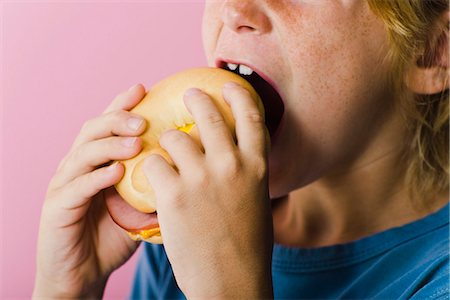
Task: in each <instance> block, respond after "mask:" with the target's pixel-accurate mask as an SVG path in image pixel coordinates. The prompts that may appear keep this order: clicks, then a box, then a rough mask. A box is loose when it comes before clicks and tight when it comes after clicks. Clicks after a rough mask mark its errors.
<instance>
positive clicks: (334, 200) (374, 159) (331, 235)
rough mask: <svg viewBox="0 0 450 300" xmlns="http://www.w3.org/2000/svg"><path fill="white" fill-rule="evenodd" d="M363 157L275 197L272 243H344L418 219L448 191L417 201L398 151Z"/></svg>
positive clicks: (444, 199)
mask: <svg viewBox="0 0 450 300" xmlns="http://www.w3.org/2000/svg"><path fill="white" fill-rule="evenodd" d="M391 145H392V144H391ZM379 149H380V148H379ZM384 149H386V148H384ZM397 149H400V147H398V148H397ZM365 157H366V159H364V160H360V162H355V163H352V164H349V166H351V167H349V168H347V169H344V168H341V169H340V170H339V171H336V172H334V173H333V174H330V175H328V176H325V177H322V178H321V179H319V180H317V181H315V182H314V183H311V184H309V185H308V186H306V187H303V188H301V189H298V190H295V191H293V192H291V193H290V194H289V195H288V196H287V197H285V198H283V199H280V200H278V201H276V202H278V203H274V207H273V220H274V233H275V242H277V243H280V244H283V245H286V246H295V247H322V246H329V245H336V244H341V243H347V242H350V241H354V240H357V239H360V238H363V237H367V236H369V235H373V234H375V233H377V232H381V231H383V230H387V229H389V228H393V227H397V226H401V225H404V224H407V223H410V222H412V221H415V220H418V219H420V218H423V217H425V216H426V215H428V214H430V213H432V212H434V211H437V210H438V209H439V208H441V207H443V206H444V205H445V204H446V203H447V201H448V197H449V195H448V192H446V193H444V194H439V195H430V198H429V199H421V201H426V202H428V203H431V205H427V206H420V205H416V203H415V201H416V200H413V199H411V198H410V193H409V191H408V189H407V187H406V186H405V184H404V179H405V169H404V168H402V167H400V166H402V165H403V166H404V165H406V163H402V161H403V160H402V157H403V155H402V151H399V150H395V149H394V150H393V149H392V148H391V149H387V150H384V151H378V153H371V155H366V156H365Z"/></svg>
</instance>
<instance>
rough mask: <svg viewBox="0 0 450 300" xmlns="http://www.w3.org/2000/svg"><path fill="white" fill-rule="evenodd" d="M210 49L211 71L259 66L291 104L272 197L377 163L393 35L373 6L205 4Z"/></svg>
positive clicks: (329, 0)
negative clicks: (226, 64)
mask: <svg viewBox="0 0 450 300" xmlns="http://www.w3.org/2000/svg"><path fill="white" fill-rule="evenodd" d="M203 41H204V47H205V52H206V56H207V59H208V62H209V64H210V65H211V66H219V65H220V63H221V61H233V62H238V63H242V64H245V65H249V66H253V67H254V68H255V69H257V70H259V71H261V72H263V73H264V74H265V75H267V76H268V77H269V78H271V79H272V81H273V82H274V83H275V84H276V85H277V87H278V90H279V92H280V95H281V97H282V98H283V102H284V106H285V113H284V116H283V120H282V125H281V126H282V127H281V128H280V131H279V134H278V136H277V138H276V141H275V142H274V143H273V144H272V152H271V155H270V158H269V160H270V192H271V196H272V197H279V196H282V195H285V194H287V193H288V192H290V191H292V190H294V189H297V188H299V187H301V186H304V185H305V184H308V183H310V182H312V181H313V180H316V179H318V178H320V177H323V176H326V175H327V174H330V173H333V172H338V171H342V170H345V169H346V168H349V167H351V166H352V165H353V164H354V163H355V161H358V163H363V162H362V160H364V159H365V158H367V159H369V157H367V153H368V152H370V149H371V148H372V146H374V145H375V144H374V141H376V140H377V141H378V138H379V136H378V135H379V132H380V131H382V129H381V128H380V124H382V123H384V122H386V119H388V118H389V116H392V115H393V109H392V106H390V105H388V104H389V103H390V102H392V98H391V96H390V95H388V94H387V93H386V92H385V91H386V88H385V87H386V85H387V81H386V78H387V76H386V75H387V73H388V68H387V65H386V64H383V63H382V59H383V58H384V57H385V55H386V53H387V49H388V43H387V35H386V32H385V29H384V27H383V23H382V22H381V21H380V20H378V19H377V18H376V17H375V15H374V14H373V13H372V12H371V11H370V9H369V7H368V4H367V3H366V1H362V0H246V1H244V0H233V1H231V0H230V1H226V0H223V1H217V0H207V1H206V7H205V13H204V20H203ZM367 149H369V151H367ZM363 153H364V155H363ZM363 157H364V159H363Z"/></svg>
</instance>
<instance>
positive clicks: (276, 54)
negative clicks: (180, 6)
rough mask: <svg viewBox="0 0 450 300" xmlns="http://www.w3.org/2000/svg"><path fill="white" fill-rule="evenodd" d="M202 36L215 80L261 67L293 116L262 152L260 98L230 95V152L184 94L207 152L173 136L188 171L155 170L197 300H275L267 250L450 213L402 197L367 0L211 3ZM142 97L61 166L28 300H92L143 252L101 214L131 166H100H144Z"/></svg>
mask: <svg viewBox="0 0 450 300" xmlns="http://www.w3.org/2000/svg"><path fill="white" fill-rule="evenodd" d="M203 37H204V47H205V53H206V56H207V59H208V62H209V64H210V65H211V66H215V64H216V61H217V60H218V59H225V60H226V59H230V60H234V61H237V62H241V63H243V64H249V65H252V66H254V67H256V68H258V69H259V70H261V71H262V72H264V73H265V74H266V75H268V76H269V77H270V78H271V79H272V80H273V81H274V82H275V83H276V85H277V87H278V89H279V91H280V94H281V96H282V97H283V100H284V104H285V111H286V112H285V116H284V120H283V125H282V129H281V130H280V132H279V134H278V136H277V138H276V141H272V145H271V146H270V147H269V138H268V136H267V131H266V129H265V127H264V125H263V119H262V116H260V115H259V114H258V111H257V108H256V104H255V102H254V99H252V98H251V97H250V96H249V94H248V93H247V92H246V91H245V90H244V89H243V88H241V87H239V86H228V87H225V88H224V90H223V93H224V97H225V99H226V100H227V102H228V103H229V104H230V107H231V109H232V112H233V115H234V117H235V120H236V135H237V141H238V144H235V143H234V141H233V139H232V138H231V134H230V132H228V129H227V128H226V126H225V124H224V122H223V119H222V117H221V115H220V114H219V113H218V111H217V109H216V108H215V107H214V105H212V102H211V100H210V99H209V98H208V96H207V95H205V94H203V93H202V92H201V91H198V90H190V91H188V92H187V93H186V95H185V104H186V107H187V108H188V110H189V111H190V112H191V113H192V115H193V117H194V119H195V121H196V123H197V124H198V128H199V132H200V137H201V142H202V144H203V146H204V150H205V151H204V152H203V151H201V150H200V149H199V148H198V146H197V145H196V144H195V142H193V141H192V139H191V138H190V137H189V136H188V135H187V134H185V133H183V132H180V131H176V130H171V131H167V132H165V133H164V134H163V135H162V137H161V141H160V143H161V146H162V147H163V148H165V149H166V150H167V152H168V153H169V154H170V156H171V157H172V159H173V160H174V162H175V164H176V166H177V168H178V170H179V172H175V170H174V169H172V168H171V167H170V166H169V165H168V164H167V162H166V161H165V160H163V159H162V158H161V157H160V156H158V155H152V156H150V157H149V158H148V159H147V160H146V163H145V164H144V172H145V174H146V176H147V179H148V181H149V182H150V183H151V184H152V187H153V188H154V190H155V193H156V195H157V201H158V203H157V210H158V215H159V221H160V225H161V231H162V235H163V236H164V244H165V249H166V252H167V255H168V257H169V260H170V262H171V264H172V267H173V270H174V274H175V277H176V279H177V283H178V284H179V286H180V288H181V289H182V291H183V292H184V293H185V294H186V296H187V297H188V298H194V297H196V298H270V297H272V296H273V295H272V282H271V272H270V264H271V249H272V245H273V242H274V241H275V242H278V243H282V244H285V245H294V246H303V247H316V246H324V245H332V244H336V243H341V242H347V241H351V240H355V239H357V238H361V237H364V236H367V235H370V234H373V233H376V232H378V231H380V230H383V229H387V228H390V227H393V226H397V225H401V224H404V223H407V222H410V221H413V220H416V219H418V218H420V217H422V216H425V215H426V214H428V213H430V212H431V211H434V210H436V209H438V208H439V207H441V206H442V205H444V202H445V201H444V200H445V199H448V198H447V197H448V195H432V196H430V199H429V200H430V203H433V205H431V207H430V208H429V209H428V210H425V209H422V210H420V209H419V210H418V209H416V208H415V207H414V206H413V205H411V204H410V203H411V201H409V200H410V199H409V197H408V194H407V193H406V188H405V186H403V180H402V179H403V176H404V169H403V164H402V163H401V162H402V161H401V159H400V158H399V157H400V156H399V155H400V149H401V141H402V138H403V137H404V134H405V129H404V124H403V122H402V119H401V117H400V113H399V108H398V107H397V105H396V101H395V99H396V97H395V95H391V94H389V93H387V92H386V86H387V82H386V79H385V78H387V76H386V75H387V74H388V72H389V65H388V64H387V63H386V62H385V61H383V57H384V55H385V54H386V52H387V50H388V42H387V36H386V33H385V30H384V28H383V24H382V23H381V21H379V20H377V19H376V17H375V16H374V15H373V14H372V13H371V11H370V10H369V8H368V6H367V4H366V3H365V1H360V0H341V1H339V0H302V1H300V0H299V1H288V0H255V1H237V0H235V1H206V6H205V14H204V25H203ZM418 82H424V81H423V80H418ZM426 82H427V81H426ZM144 92H145V91H144V87H142V86H141V85H138V86H137V87H134V88H133V89H131V91H127V92H124V93H122V94H121V95H119V96H118V97H117V98H116V99H115V100H114V101H113V103H112V104H111V106H110V107H109V108H108V109H107V111H106V112H105V114H103V115H102V116H100V117H98V118H96V119H94V120H91V121H88V122H87V123H86V125H85V126H84V127H83V128H82V130H81V131H80V134H79V136H78V137H77V139H76V141H75V143H74V145H73V147H72V149H71V151H70V152H69V154H68V155H67V156H66V157H65V158H64V160H63V161H62V162H61V164H60V167H59V168H58V170H57V172H56V174H55V176H54V177H53V179H52V181H51V183H50V185H49V190H48V193H47V198H46V201H45V204H44V208H43V212H42V214H43V215H42V219H41V227H40V235H39V244H38V264H37V273H36V285H35V291H34V297H39V296H53V297H55V298H61V297H80V296H94V297H98V296H99V295H101V294H102V291H103V288H104V284H105V282H106V281H107V278H108V276H109V274H110V273H111V272H112V271H113V270H114V269H115V268H117V267H119V266H120V265H121V264H122V263H123V262H124V261H126V260H127V259H128V258H129V256H130V255H131V254H132V253H133V252H134V250H135V249H136V246H137V244H136V243H134V242H132V241H131V240H129V239H128V237H127V236H126V235H125V234H124V233H123V231H121V230H119V229H118V228H117V227H116V226H114V224H112V221H111V219H110V217H109V215H108V214H106V211H105V207H104V205H103V201H104V198H105V197H118V195H117V194H116V193H115V192H114V190H112V189H110V188H109V189H106V190H104V189H105V188H108V187H110V186H112V185H113V184H115V183H116V182H118V181H119V180H120V178H121V176H122V175H123V166H121V165H120V164H118V165H116V168H115V169H113V170H112V171H110V172H108V171H107V170H106V168H105V167H103V166H101V165H102V164H104V163H106V162H108V161H110V160H116V159H125V158H128V157H132V156H134V155H136V154H137V153H138V152H139V150H140V147H141V146H140V143H141V141H140V140H139V139H137V140H136V142H135V143H134V144H133V145H132V146H131V147H125V146H124V145H123V144H121V143H120V141H122V140H123V139H124V138H125V137H126V136H138V135H139V134H140V133H141V132H142V131H143V130H144V127H145V126H144V125H142V126H141V128H139V129H138V130H134V131H133V130H130V129H127V122H128V120H129V118H130V117H131V114H130V113H129V112H128V110H130V109H131V108H132V107H134V106H135V105H136V104H137V103H138V102H139V101H140V100H141V99H142V97H143V95H144ZM113 134H115V136H113ZM269 148H270V149H269ZM180 149H182V150H180ZM230 187H233V188H230ZM271 198H272V199H275V198H277V199H278V200H272V206H273V208H272V210H271V206H270V199H271ZM442 199H444V200H442ZM173 219H176V220H177V222H171V220H173ZM317 220H320V221H317ZM204 224H208V226H205V225H204ZM272 225H273V226H272ZM272 228H273V229H272ZM272 230H273V234H272ZM50 233H51V234H50ZM83 234H84V235H83ZM80 237H83V238H82V239H80ZM112 249H114V251H112ZM111 253H117V255H116V256H111V255H110V254H111ZM237 266H238V267H237ZM56 287H61V288H60V289H59V290H58V289H56Z"/></svg>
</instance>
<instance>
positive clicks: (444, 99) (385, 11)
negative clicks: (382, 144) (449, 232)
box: [368, 0, 449, 205]
mask: <svg viewBox="0 0 450 300" xmlns="http://www.w3.org/2000/svg"><path fill="white" fill-rule="evenodd" d="M368 3H369V6H370V8H371V10H372V11H373V12H374V13H375V14H376V15H377V16H379V17H380V18H381V19H382V20H383V21H384V24H385V26H386V29H387V33H388V36H389V40H390V44H391V47H390V53H389V54H388V57H387V59H388V61H389V63H390V64H391V65H392V67H393V72H392V78H391V83H392V88H393V89H394V90H395V91H396V93H397V95H400V99H399V100H400V104H401V107H402V108H403V111H404V116H405V118H406V121H407V124H409V125H408V128H409V133H410V136H409V137H408V138H407V139H405V159H406V160H407V170H406V185H407V186H408V188H409V191H410V193H411V196H412V197H413V199H422V200H421V202H422V201H423V204H425V205H426V204H427V203H426V202H427V200H429V199H430V198H433V197H434V196H436V195H437V194H438V193H442V192H445V191H448V188H449V165H448V164H449V149H448V146H449V101H448V100H449V91H448V89H446V90H445V91H443V92H442V93H439V94H435V95H417V94H413V93H412V92H409V91H408V90H407V88H406V86H405V84H404V80H403V79H404V74H405V72H406V70H407V69H408V67H410V66H411V63H413V62H414V63H417V64H419V66H420V65H421V66H422V67H426V66H430V65H431V63H432V62H431V60H432V59H433V57H434V56H435V55H439V54H442V53H439V52H437V51H439V49H437V48H438V46H437V45H438V43H439V38H440V36H438V37H435V36H434V35H433V33H435V32H437V31H436V30H440V31H439V32H444V34H447V32H448V24H445V25H443V24H442V22H441V23H439V22H438V19H439V18H440V17H441V16H442V13H444V12H445V11H446V10H448V2H447V0H368ZM439 24H440V26H444V27H440V28H439V27H436V26H439ZM445 30H446V31H445ZM440 42H442V41H440ZM427 49H428V50H427ZM427 51H428V53H427ZM424 53H425V54H424ZM421 54H423V55H422V58H421V59H419V60H418V61H417V62H416V61H414V59H415V58H416V57H418V56H420V55H421ZM447 82H448V78H447Z"/></svg>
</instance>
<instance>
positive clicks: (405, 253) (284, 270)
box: [130, 204, 449, 299]
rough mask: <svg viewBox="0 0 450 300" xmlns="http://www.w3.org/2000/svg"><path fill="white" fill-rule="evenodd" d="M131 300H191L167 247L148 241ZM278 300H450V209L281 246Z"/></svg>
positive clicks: (275, 265)
mask: <svg viewBox="0 0 450 300" xmlns="http://www.w3.org/2000/svg"><path fill="white" fill-rule="evenodd" d="M143 246H144V249H143V252H142V255H141V257H140V259H139V262H138V265H137V270H136V274H135V279H134V284H133V289H132V292H131V295H130V298H131V299H185V297H184V295H183V293H182V292H181V291H180V290H179V288H178V286H177V284H176V281H175V279H174V276H173V273H172V269H171V266H170V264H169V262H168V260H167V256H166V254H165V251H164V247H163V246H161V245H151V244H147V243H144V245H143ZM272 274H273V289H274V296H275V298H277V299H283V298H284V299H336V298H341V299H342V298H345V299H368V298H376V299H410V298H411V299H449V205H448V204H447V205H446V206H445V207H444V208H442V209H440V210H439V211H438V212H436V213H434V214H432V215H429V216H427V217H425V218H423V219H421V220H418V221H415V222H412V223H409V224H406V225H404V226H401V227H396V228H392V229H389V230H386V231H383V232H380V233H377V234H375V235H372V236H370V237H367V238H363V239H360V240H357V241H354V242H350V243H347V244H341V245H335V246H329V247H321V248H310V249H306V248H288V247H284V246H281V245H275V246H274V249H273V261H272Z"/></svg>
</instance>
